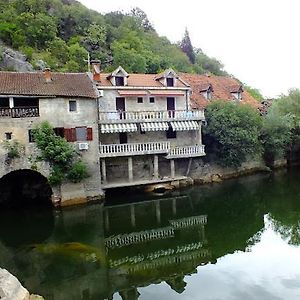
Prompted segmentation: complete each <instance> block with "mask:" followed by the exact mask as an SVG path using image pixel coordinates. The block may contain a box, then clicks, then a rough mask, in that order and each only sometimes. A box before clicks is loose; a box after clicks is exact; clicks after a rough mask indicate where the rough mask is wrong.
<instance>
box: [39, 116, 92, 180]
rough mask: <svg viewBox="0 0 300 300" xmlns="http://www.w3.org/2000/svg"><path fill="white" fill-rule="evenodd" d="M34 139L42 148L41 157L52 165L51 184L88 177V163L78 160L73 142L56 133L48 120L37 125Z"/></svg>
mask: <svg viewBox="0 0 300 300" xmlns="http://www.w3.org/2000/svg"><path fill="white" fill-rule="evenodd" d="M34 139H35V141H36V145H37V147H38V148H39V149H40V150H41V158H42V159H43V160H45V161H48V162H49V163H50V165H51V167H52V171H51V173H50V176H49V178H48V180H49V183H50V184H51V185H59V184H61V183H62V182H63V181H64V180H65V179H68V180H70V181H72V182H80V181H81V180H83V179H84V178H87V177H88V173H87V167H86V164H85V163H83V162H82V161H78V160H77V157H76V152H75V150H74V149H73V147H72V146H71V144H69V143H68V142H67V141H66V140H65V139H64V138H62V137H59V136H57V135H55V133H54V131H53V128H52V127H51V125H50V124H49V123H48V122H42V123H41V124H40V125H39V126H37V127H36V129H35V130H34Z"/></svg>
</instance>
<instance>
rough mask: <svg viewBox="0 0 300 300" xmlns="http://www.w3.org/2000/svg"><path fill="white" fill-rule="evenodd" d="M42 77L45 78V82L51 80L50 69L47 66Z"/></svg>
mask: <svg viewBox="0 0 300 300" xmlns="http://www.w3.org/2000/svg"><path fill="white" fill-rule="evenodd" d="M44 78H45V81H46V83H49V82H51V81H52V77H51V71H50V69H49V68H46V69H44Z"/></svg>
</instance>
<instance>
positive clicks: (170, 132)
mask: <svg viewBox="0 0 300 300" xmlns="http://www.w3.org/2000/svg"><path fill="white" fill-rule="evenodd" d="M166 136H167V139H176V131H174V130H173V128H172V126H171V125H169V129H168V130H167V131H166Z"/></svg>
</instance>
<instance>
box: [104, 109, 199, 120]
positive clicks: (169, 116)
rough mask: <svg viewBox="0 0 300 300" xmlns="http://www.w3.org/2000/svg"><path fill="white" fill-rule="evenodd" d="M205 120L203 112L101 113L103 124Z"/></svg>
mask: <svg viewBox="0 0 300 300" xmlns="http://www.w3.org/2000/svg"><path fill="white" fill-rule="evenodd" d="M168 120H169V121H170V120H204V111H203V110H190V111H187V110H163V111H120V112H118V111H110V112H99V121H100V122H101V123H107V122H108V123H113V122H133V121H136V122H138V121H141V122H145V121H168Z"/></svg>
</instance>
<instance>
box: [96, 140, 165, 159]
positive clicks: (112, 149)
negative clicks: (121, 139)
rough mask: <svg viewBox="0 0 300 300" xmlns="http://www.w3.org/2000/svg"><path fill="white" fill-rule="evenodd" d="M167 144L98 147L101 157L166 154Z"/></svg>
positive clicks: (153, 143)
mask: <svg viewBox="0 0 300 300" xmlns="http://www.w3.org/2000/svg"><path fill="white" fill-rule="evenodd" d="M169 150H170V143H169V142H152V143H130V144H110V145H100V156H101V157H113V156H128V155H143V154H156V153H168V152H169Z"/></svg>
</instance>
